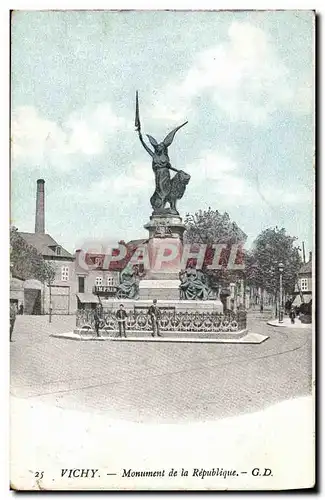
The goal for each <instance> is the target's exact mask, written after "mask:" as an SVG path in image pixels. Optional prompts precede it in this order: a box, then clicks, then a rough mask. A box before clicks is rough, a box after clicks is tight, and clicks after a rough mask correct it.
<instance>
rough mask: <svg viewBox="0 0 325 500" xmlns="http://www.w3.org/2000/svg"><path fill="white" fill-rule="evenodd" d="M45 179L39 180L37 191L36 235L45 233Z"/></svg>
mask: <svg viewBox="0 0 325 500" xmlns="http://www.w3.org/2000/svg"><path fill="white" fill-rule="evenodd" d="M44 184H45V181H44V179H38V181H37V190H36V212H35V233H43V234H44V233H45V215H44V203H45V199H44Z"/></svg>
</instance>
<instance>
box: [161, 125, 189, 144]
mask: <svg viewBox="0 0 325 500" xmlns="http://www.w3.org/2000/svg"><path fill="white" fill-rule="evenodd" d="M187 123H188V122H185V123H183V124H182V125H180V126H179V127H176V128H174V130H172V131H171V132H169V134H168V135H166V137H165V139H164V140H163V143H164V144H165V146H167V147H168V146H170V145H171V143H172V142H173V140H174V137H175V134H176V132H177V130H179V129H180V128H182V127H184V125H186V124H187Z"/></svg>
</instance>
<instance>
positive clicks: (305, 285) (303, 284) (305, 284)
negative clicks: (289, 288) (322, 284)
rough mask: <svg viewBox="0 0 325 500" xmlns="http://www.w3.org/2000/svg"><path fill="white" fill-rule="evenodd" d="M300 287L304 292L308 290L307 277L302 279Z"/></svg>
mask: <svg viewBox="0 0 325 500" xmlns="http://www.w3.org/2000/svg"><path fill="white" fill-rule="evenodd" d="M300 288H301V291H302V292H306V291H307V290H308V280H307V278H301V279H300Z"/></svg>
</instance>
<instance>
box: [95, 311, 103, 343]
mask: <svg viewBox="0 0 325 500" xmlns="http://www.w3.org/2000/svg"><path fill="white" fill-rule="evenodd" d="M101 320H102V318H101V307H100V305H99V304H97V306H96V309H95V312H94V323H95V332H96V336H97V337H100V334H99V327H100V323H101Z"/></svg>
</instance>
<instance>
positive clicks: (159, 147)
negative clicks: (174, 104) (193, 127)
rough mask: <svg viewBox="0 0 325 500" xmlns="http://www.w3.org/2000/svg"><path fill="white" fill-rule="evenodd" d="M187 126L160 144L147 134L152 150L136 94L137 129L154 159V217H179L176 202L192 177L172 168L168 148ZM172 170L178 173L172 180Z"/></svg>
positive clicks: (172, 132) (144, 145)
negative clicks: (144, 128)
mask: <svg viewBox="0 0 325 500" xmlns="http://www.w3.org/2000/svg"><path fill="white" fill-rule="evenodd" d="M186 124H187V122H185V123H183V124H182V125H180V126H179V127H176V128H175V129H174V130H172V131H171V132H170V133H169V134H168V135H167V136H166V137H165V139H164V140H163V141H162V142H160V143H159V144H158V142H157V141H156V139H155V138H154V137H152V136H151V135H148V134H147V137H148V139H149V141H150V144H151V145H152V146H153V150H151V149H150V148H149V146H148V145H147V144H146V143H145V142H144V140H143V137H142V134H141V125H140V117H139V102H138V92H137V93H136V114H135V127H136V130H137V132H138V134H139V139H140V141H141V144H142V145H143V147H144V149H145V150H146V151H147V153H148V154H149V155H150V156H151V157H152V169H153V171H154V174H155V184H156V189H155V192H154V194H153V195H152V196H151V198H150V203H151V206H152V208H153V214H154V215H155V214H171V215H179V214H178V211H177V209H176V202H177V200H180V199H181V198H182V197H183V195H184V193H185V189H186V186H187V184H188V183H189V181H190V178H191V176H190V175H189V174H187V173H186V172H183V170H177V169H176V168H174V167H172V166H171V164H170V160H169V156H168V147H169V146H170V145H171V143H172V142H173V139H174V136H175V134H176V132H177V131H178V130H179V129H180V128H182V127H184V125H186ZM170 170H172V171H174V172H176V175H175V176H174V177H173V178H172V179H171V177H170ZM167 203H169V205H170V208H165V206H166V204H167Z"/></svg>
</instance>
